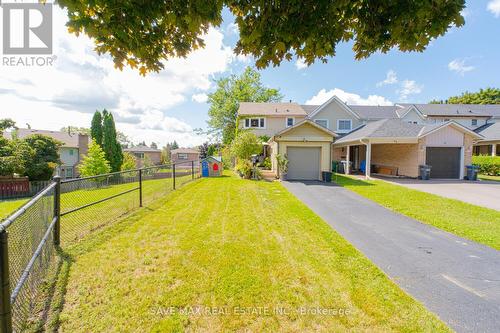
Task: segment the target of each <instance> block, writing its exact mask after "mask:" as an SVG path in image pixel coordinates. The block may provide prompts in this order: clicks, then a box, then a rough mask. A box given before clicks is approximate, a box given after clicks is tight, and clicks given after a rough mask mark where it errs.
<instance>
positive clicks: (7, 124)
mask: <svg viewBox="0 0 500 333" xmlns="http://www.w3.org/2000/svg"><path fill="white" fill-rule="evenodd" d="M9 128H14V129H15V128H17V127H16V122H15V121H14V120H12V119H9V118H5V119H0V134H2V133H3V131H5V130H6V129H9Z"/></svg>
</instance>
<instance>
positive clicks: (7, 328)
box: [0, 229, 12, 333]
mask: <svg viewBox="0 0 500 333" xmlns="http://www.w3.org/2000/svg"><path fill="white" fill-rule="evenodd" d="M0 269H1V272H0V293H1V295H0V332H2V333H3V332H5V333H11V332H12V312H11V304H10V278H9V243H8V237H7V231H6V230H5V229H4V230H2V231H1V232H0Z"/></svg>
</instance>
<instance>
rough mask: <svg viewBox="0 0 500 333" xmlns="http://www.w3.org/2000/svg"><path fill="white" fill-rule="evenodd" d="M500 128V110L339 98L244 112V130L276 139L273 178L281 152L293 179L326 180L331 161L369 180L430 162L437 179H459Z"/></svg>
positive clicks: (412, 173)
mask: <svg viewBox="0 0 500 333" xmlns="http://www.w3.org/2000/svg"><path fill="white" fill-rule="evenodd" d="M498 124H500V105H460V104H459V105H455V104H409V103H402V104H395V105H391V106H369V105H348V104H346V103H344V102H342V101H341V100H340V99H338V98H337V97H335V96H334V97H332V98H330V99H329V100H328V101H326V102H325V103H324V104H322V105H300V104H297V103H248V102H245V103H240V107H239V111H238V126H239V128H240V129H247V130H251V131H253V132H254V133H255V134H256V135H257V136H263V135H266V136H269V137H271V139H270V140H269V141H268V142H267V143H265V144H264V145H263V155H264V154H265V155H267V156H271V162H272V170H273V171H274V172H275V173H277V162H276V155H277V154H278V153H279V154H286V155H287V158H288V160H289V164H288V173H287V177H288V178H289V179H320V176H321V171H330V170H332V162H340V164H341V165H345V166H346V167H345V172H346V173H360V174H365V175H366V176H370V175H371V174H383V175H391V176H407V177H417V176H418V175H419V166H420V165H430V166H431V167H432V169H431V177H432V178H456V179H458V178H460V179H461V178H463V177H464V174H465V166H466V165H468V164H470V163H471V160H472V154H473V153H474V152H476V151H477V148H473V147H479V146H486V145H489V146H490V148H491V147H493V144H494V142H496V141H498V138H500V132H499V129H500V126H499V125H498ZM488 129H489V130H488ZM497 147H498V146H495V149H497ZM495 151H497V150H495Z"/></svg>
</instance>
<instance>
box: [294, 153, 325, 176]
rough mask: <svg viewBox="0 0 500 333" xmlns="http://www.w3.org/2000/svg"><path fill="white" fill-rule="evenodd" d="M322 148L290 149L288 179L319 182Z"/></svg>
mask: <svg viewBox="0 0 500 333" xmlns="http://www.w3.org/2000/svg"><path fill="white" fill-rule="evenodd" d="M320 156H321V148H320V147H288V148H287V157H288V173H287V178H288V179H297V180H318V179H319V165H320Z"/></svg>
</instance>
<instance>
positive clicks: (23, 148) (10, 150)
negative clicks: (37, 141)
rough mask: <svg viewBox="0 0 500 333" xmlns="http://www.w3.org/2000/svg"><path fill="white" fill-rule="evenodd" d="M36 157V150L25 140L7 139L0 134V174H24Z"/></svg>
mask: <svg viewBox="0 0 500 333" xmlns="http://www.w3.org/2000/svg"><path fill="white" fill-rule="evenodd" d="M34 157H35V150H34V149H33V148H31V147H30V146H29V145H28V143H26V141H24V140H11V141H9V140H7V139H5V138H3V137H1V136H0V176H12V175H13V174H14V173H17V174H20V175H22V174H24V173H25V171H26V166H27V165H28V163H31V161H32V160H33V159H34Z"/></svg>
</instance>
